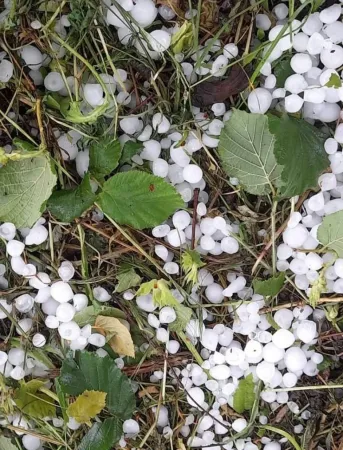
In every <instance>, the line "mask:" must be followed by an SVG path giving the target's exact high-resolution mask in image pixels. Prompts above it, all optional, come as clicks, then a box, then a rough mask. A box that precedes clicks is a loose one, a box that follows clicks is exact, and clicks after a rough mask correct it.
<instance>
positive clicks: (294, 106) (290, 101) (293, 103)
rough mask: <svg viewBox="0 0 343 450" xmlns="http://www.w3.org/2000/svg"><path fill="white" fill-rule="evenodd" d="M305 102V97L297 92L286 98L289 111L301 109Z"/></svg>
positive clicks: (294, 111) (293, 111)
mask: <svg viewBox="0 0 343 450" xmlns="http://www.w3.org/2000/svg"><path fill="white" fill-rule="evenodd" d="M303 104H304V99H303V98H301V97H300V96H299V95H297V94H291V95H288V96H287V97H286V98H285V110H286V111H287V112H289V113H296V112H298V111H300V109H301V108H302V106H303Z"/></svg>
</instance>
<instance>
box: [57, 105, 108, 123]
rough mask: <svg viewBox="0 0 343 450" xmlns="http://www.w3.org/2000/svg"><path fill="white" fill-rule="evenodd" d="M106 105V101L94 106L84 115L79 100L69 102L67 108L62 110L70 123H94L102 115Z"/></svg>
mask: <svg viewBox="0 0 343 450" xmlns="http://www.w3.org/2000/svg"><path fill="white" fill-rule="evenodd" d="M107 107H108V102H104V103H103V104H102V105H100V106H97V107H96V108H94V109H93V110H92V111H91V112H90V113H89V114H86V115H84V114H83V113H82V112H81V109H80V102H75V101H74V102H70V104H69V109H68V110H62V111H61V112H62V113H63V114H64V117H65V119H66V120H69V121H70V122H72V123H94V122H96V121H97V119H98V118H99V117H100V116H102V114H103V113H104V112H105V111H106V109H107Z"/></svg>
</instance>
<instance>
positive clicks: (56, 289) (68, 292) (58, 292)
mask: <svg viewBox="0 0 343 450" xmlns="http://www.w3.org/2000/svg"><path fill="white" fill-rule="evenodd" d="M50 295H51V297H52V298H53V299H54V300H56V301H57V302H59V303H67V302H69V300H71V299H72V298H73V296H74V293H73V291H72V288H71V287H70V286H69V284H68V283H65V282H64V281H56V282H55V283H53V284H52V285H51V291H50Z"/></svg>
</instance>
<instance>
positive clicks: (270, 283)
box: [252, 272, 285, 297]
mask: <svg viewBox="0 0 343 450" xmlns="http://www.w3.org/2000/svg"><path fill="white" fill-rule="evenodd" d="M284 282H285V273H284V272H281V273H280V274H279V275H275V276H274V277H271V278H269V279H268V280H254V281H253V283H252V285H253V288H254V292H255V294H260V295H263V296H264V297H268V296H274V295H277V294H278V293H279V292H280V290H281V289H282V286H283V285H284Z"/></svg>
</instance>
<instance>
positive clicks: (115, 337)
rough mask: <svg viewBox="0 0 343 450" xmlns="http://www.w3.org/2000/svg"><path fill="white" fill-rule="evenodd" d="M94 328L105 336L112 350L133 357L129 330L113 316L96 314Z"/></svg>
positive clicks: (133, 349) (133, 350)
mask: <svg viewBox="0 0 343 450" xmlns="http://www.w3.org/2000/svg"><path fill="white" fill-rule="evenodd" d="M94 328H96V329H97V330H98V331H99V332H100V333H102V334H104V335H105V336H106V337H108V338H110V339H109V341H108V343H109V344H110V346H111V347H112V349H113V351H115V352H116V353H118V354H119V355H125V356H131V357H132V358H134V357H135V347H134V345H133V341H132V337H131V334H130V332H129V330H128V329H127V328H126V326H125V325H123V324H122V323H121V322H120V320H118V319H116V318H115V317H106V316H98V317H97V318H96V321H95V324H94Z"/></svg>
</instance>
